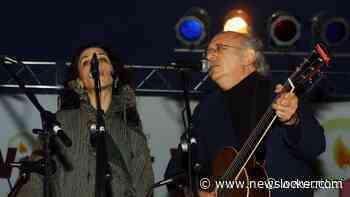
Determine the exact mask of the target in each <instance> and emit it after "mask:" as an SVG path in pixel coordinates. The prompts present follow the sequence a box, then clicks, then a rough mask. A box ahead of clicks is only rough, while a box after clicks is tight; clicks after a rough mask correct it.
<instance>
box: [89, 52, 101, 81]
mask: <svg viewBox="0 0 350 197" xmlns="http://www.w3.org/2000/svg"><path fill="white" fill-rule="evenodd" d="M90 64H91V67H90V77H91V78H94V79H96V78H98V77H99V76H100V72H99V69H98V66H99V62H98V58H97V55H96V53H94V54H93V55H92V58H91V61H90Z"/></svg>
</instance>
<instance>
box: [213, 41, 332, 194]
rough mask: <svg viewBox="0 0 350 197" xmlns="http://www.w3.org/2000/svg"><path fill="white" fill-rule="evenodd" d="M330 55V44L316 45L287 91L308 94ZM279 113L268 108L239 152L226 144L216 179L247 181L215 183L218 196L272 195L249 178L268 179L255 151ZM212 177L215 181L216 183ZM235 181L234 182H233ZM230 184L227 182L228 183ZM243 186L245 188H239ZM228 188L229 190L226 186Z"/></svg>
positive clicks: (219, 157) (216, 164) (217, 163)
mask: <svg viewBox="0 0 350 197" xmlns="http://www.w3.org/2000/svg"><path fill="white" fill-rule="evenodd" d="M330 60H331V58H330V55H329V53H328V51H327V49H326V47H325V46H324V45H323V44H321V43H318V44H316V45H315V47H314V49H313V50H312V52H311V54H310V55H309V57H308V58H305V59H304V61H303V62H302V63H301V64H300V65H299V66H297V67H296V70H295V71H294V72H293V73H292V74H291V75H290V76H289V78H288V79H287V80H286V82H285V83H284V84H283V92H294V93H296V94H297V93H298V92H303V93H304V94H306V93H308V92H309V91H310V90H311V89H312V88H313V87H314V86H315V84H317V82H319V81H320V80H321V79H322V78H323V76H324V70H325V69H326V68H328V67H329V64H330ZM276 118H277V115H276V113H275V111H274V110H273V109H272V105H270V106H269V107H268V109H267V110H266V112H265V113H264V115H263V116H262V118H261V119H260V120H259V122H258V123H257V125H256V127H255V128H254V129H253V131H252V132H251V134H250V135H249V137H248V139H247V140H246V141H245V143H244V144H243V146H242V148H241V150H240V151H239V152H238V151H237V150H236V149H235V148H233V147H225V148H224V149H223V150H222V151H221V152H220V153H219V154H218V155H217V156H216V158H215V160H214V161H213V165H212V166H213V180H215V181H216V183H218V181H220V182H221V183H223V184H225V182H224V181H228V180H231V183H232V182H233V183H235V184H237V183H245V185H244V187H243V186H242V185H240V186H239V185H232V184H231V186H232V188H229V189H227V187H230V185H226V186H223V185H221V186H223V187H220V188H219V186H217V185H215V184H212V187H214V188H212V189H214V190H215V191H216V192H217V195H218V196H220V197H222V196H225V197H268V196H270V195H271V193H270V190H269V189H268V188H267V187H262V188H261V189H256V188H257V186H256V188H250V187H246V186H248V185H247V184H248V182H249V181H256V183H257V182H258V181H264V180H265V181H266V180H267V178H268V177H267V173H266V171H265V169H264V167H263V166H262V165H261V164H259V163H257V162H256V161H255V159H254V156H253V154H254V152H255V151H256V149H257V147H258V146H259V145H260V144H261V142H262V140H263V139H264V137H265V136H266V134H267V133H268V131H269V130H270V128H271V126H272V125H273V123H274V122H275V120H276ZM213 180H212V183H213ZM233 180H234V181H233ZM226 183H227V182H226ZM239 187H241V188H239ZM225 188H226V189H225Z"/></svg>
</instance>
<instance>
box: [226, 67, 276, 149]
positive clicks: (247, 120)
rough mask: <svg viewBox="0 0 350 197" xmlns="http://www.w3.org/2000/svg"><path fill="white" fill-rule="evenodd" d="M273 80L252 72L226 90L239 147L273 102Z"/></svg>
mask: <svg viewBox="0 0 350 197" xmlns="http://www.w3.org/2000/svg"><path fill="white" fill-rule="evenodd" d="M271 90H272V89H271V81H270V80H269V79H267V78H265V77H263V76H261V75H259V74H258V73H257V72H253V73H251V74H250V75H249V76H247V77H246V78H244V79H243V80H242V81H241V82H239V83H238V84H237V85H236V86H234V87H233V88H231V89H229V90H227V91H224V96H225V99H226V100H227V103H228V107H229V112H230V115H231V118H232V124H233V127H234V128H235V132H236V136H237V137H238V138H239V142H240V144H239V148H241V146H242V145H243V143H244V142H245V140H246V139H247V138H248V137H249V135H250V133H251V131H252V130H253V129H254V127H255V126H256V125H257V123H258V121H259V120H260V118H261V117H262V116H263V114H264V112H265V110H266V109H267V107H268V106H269V104H270V102H271V93H272V92H271Z"/></svg>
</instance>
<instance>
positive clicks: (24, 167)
mask: <svg viewBox="0 0 350 197" xmlns="http://www.w3.org/2000/svg"><path fill="white" fill-rule="evenodd" d="M49 165H50V166H51V168H50V169H49V176H51V175H53V174H55V172H56V170H57V165H56V163H55V161H54V160H53V159H51V160H50V161H49ZM7 166H8V167H10V168H19V169H20V170H21V171H23V172H28V173H31V172H35V173H38V174H41V175H43V176H44V175H45V159H40V160H38V161H28V160H24V161H19V162H9V163H7Z"/></svg>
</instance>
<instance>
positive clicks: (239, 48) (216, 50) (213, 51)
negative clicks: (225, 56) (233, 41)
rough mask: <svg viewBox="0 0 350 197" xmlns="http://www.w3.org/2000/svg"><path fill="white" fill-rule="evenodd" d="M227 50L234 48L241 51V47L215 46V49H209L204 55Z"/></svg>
mask: <svg viewBox="0 0 350 197" xmlns="http://www.w3.org/2000/svg"><path fill="white" fill-rule="evenodd" d="M227 48H234V49H238V50H242V49H243V48H242V47H236V46H231V45H226V44H216V48H209V49H207V51H206V54H213V53H217V52H220V51H224V50H226V49H227Z"/></svg>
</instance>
